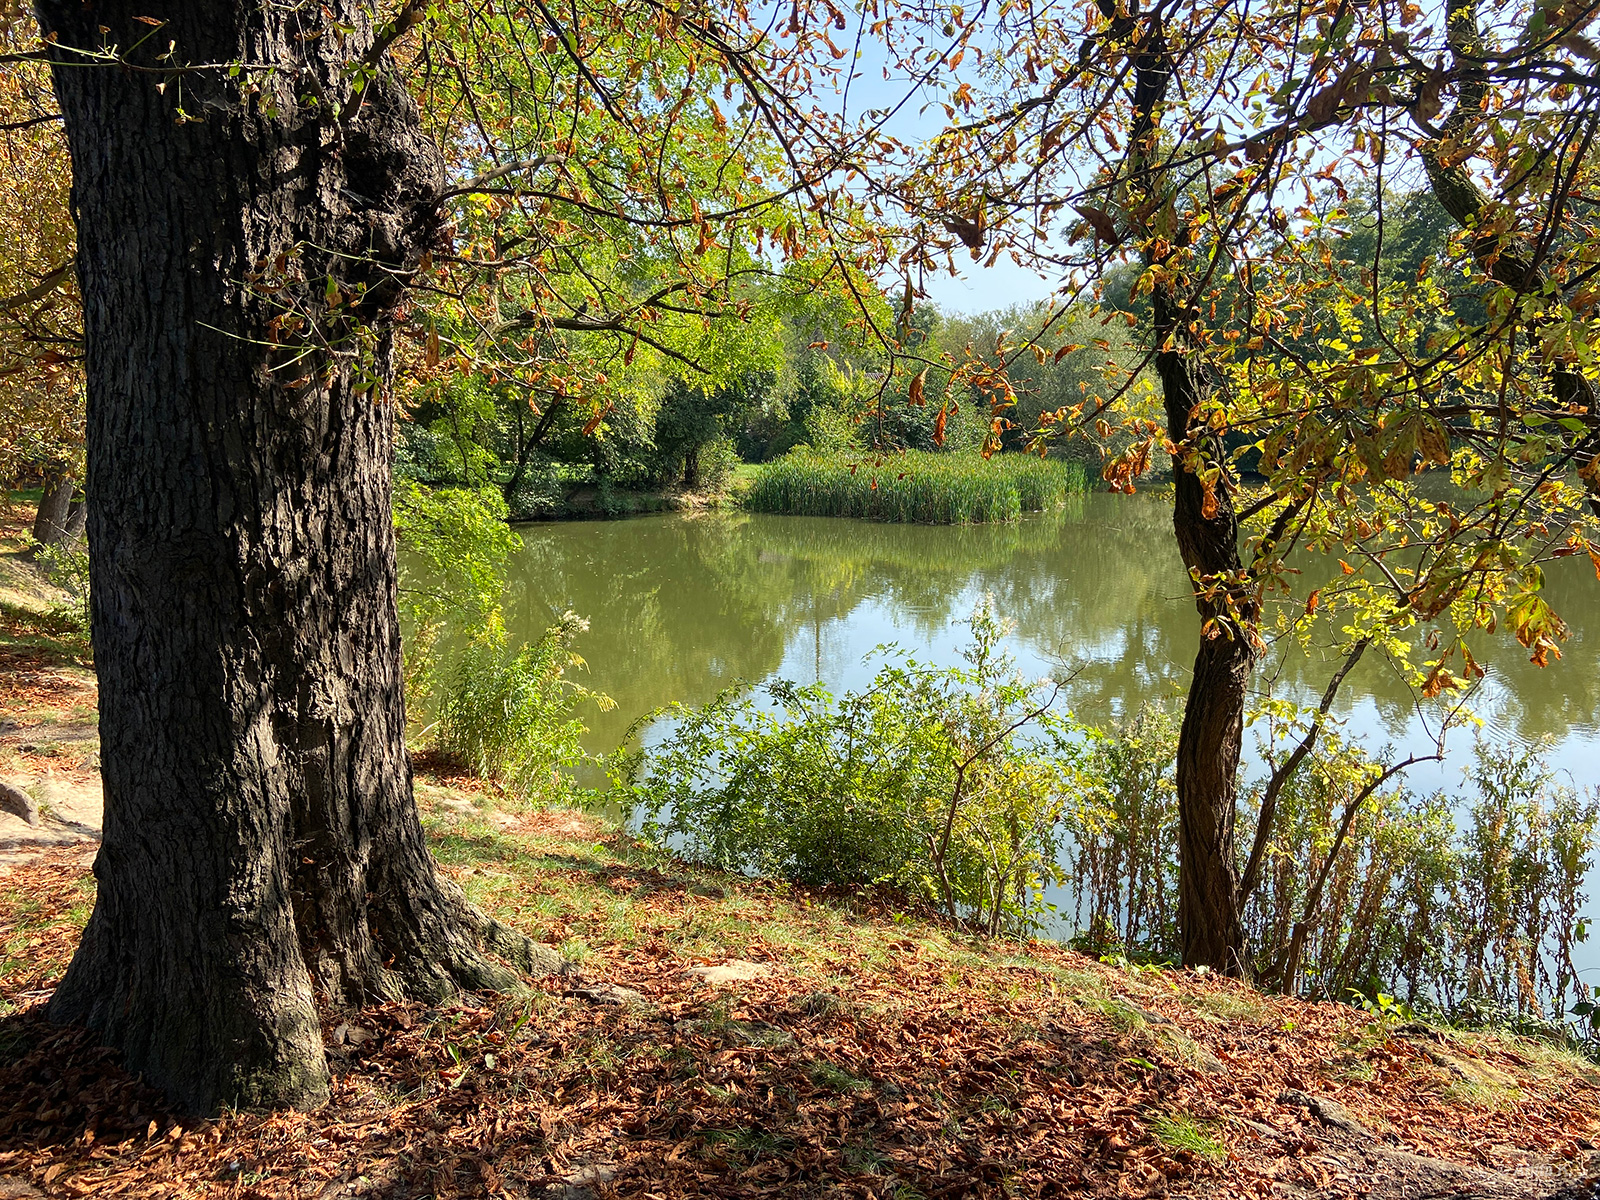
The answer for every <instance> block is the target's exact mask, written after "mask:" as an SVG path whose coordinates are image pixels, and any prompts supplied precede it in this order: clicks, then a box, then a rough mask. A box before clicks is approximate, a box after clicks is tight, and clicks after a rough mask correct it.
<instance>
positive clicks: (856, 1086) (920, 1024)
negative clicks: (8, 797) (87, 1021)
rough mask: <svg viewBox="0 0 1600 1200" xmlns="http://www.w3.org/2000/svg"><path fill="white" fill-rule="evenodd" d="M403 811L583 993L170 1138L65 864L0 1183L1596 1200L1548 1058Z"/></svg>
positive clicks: (49, 885) (0, 990)
mask: <svg viewBox="0 0 1600 1200" xmlns="http://www.w3.org/2000/svg"><path fill="white" fill-rule="evenodd" d="M419 792H420V800H421V803H422V806H423V809H424V813H425V818H424V819H425V823H426V825H427V828H428V831H429V835H430V838H431V840H432V843H433V849H434V853H435V854H436V855H437V856H438V858H439V860H440V862H441V864H442V866H443V868H444V870H445V871H446V872H447V873H448V874H450V875H451V876H452V877H454V878H455V879H456V880H458V881H459V882H460V883H461V885H462V886H463V887H464V888H465V889H466V891H467V893H468V894H469V895H470V896H471V898H472V899H473V900H474V901H475V902H476V903H478V904H479V905H481V906H482V907H484V908H485V909H486V910H487V911H490V912H492V913H495V914H496V915H498V916H500V917H502V918H504V919H506V920H509V921H512V922H515V923H516V924H518V925H519V926H521V927H522V928H524V929H526V930H527V931H528V932H529V933H530V934H532V935H533V936H534V937H536V938H539V939H542V940H544V941H545V942H547V943H549V944H551V945H554V946H558V947H559V948H560V949H561V950H562V952H563V953H564V954H565V955H566V956H567V957H568V958H569V959H570V960H571V961H572V962H573V963H574V964H575V966H576V971H577V974H573V975H568V976H565V977H550V978H545V979H537V980H533V981H532V982H531V985H530V988H529V990H528V991H527V992H526V993H523V994H521V995H502V996H495V997H488V996H485V997H469V998H467V999H466V1000H464V1001H463V1002H462V1003H460V1004H456V1005H443V1006H437V1007H428V1006H425V1005H420V1004H383V1005H377V1006H374V1007H371V1008H368V1009H365V1010H362V1011H359V1012H337V1013H336V1012H332V1011H329V1012H328V1013H327V1014H326V1017H325V1028H324V1036H325V1038H326V1039H327V1041H328V1043H329V1045H330V1047H331V1051H330V1053H331V1057H332V1062H333V1066H334V1084H333V1096H332V1100H331V1102H330V1103H329V1104H328V1105H327V1106H326V1107H325V1108H323V1109H321V1110H319V1111H317V1112H314V1113H283V1114H277V1115H268V1114H259V1113H250V1112H238V1113H224V1114H223V1115H221V1116H220V1117H218V1118H215V1119H211V1120H196V1119H192V1118H186V1117H184V1116H182V1115H181V1114H176V1113H173V1112H171V1111H170V1110H168V1109H167V1108H166V1107H164V1105H163V1104H162V1102H161V1100H160V1098H159V1097H158V1096H157V1095H155V1094H154V1093H153V1092H151V1091H150V1090H149V1089H147V1088H145V1087H144V1086H143V1085H141V1084H140V1083H139V1082H138V1081H137V1080H136V1079H134V1078H131V1077H130V1076H128V1075H127V1074H126V1073H124V1072H122V1071H121V1070H120V1069H119V1068H118V1066H117V1065H116V1062H115V1059H114V1058H112V1057H107V1056H104V1055H102V1054H100V1053H98V1052H97V1051H96V1050H95V1049H94V1048H93V1043H92V1039H91V1038H90V1037H89V1036H88V1035H86V1034H84V1033H83V1032H81V1031H79V1030H74V1029H64V1030H63V1029H58V1028H55V1027H52V1026H50V1025H49V1024H48V1023H46V1022H45V1021H44V1019H43V1017H42V1012H41V1008H40V1001H41V1000H42V998H43V996H44V995H46V994H47V993H48V989H49V988H50V987H51V986H52V985H53V983H54V981H55V980H56V979H57V978H58V977H59V975H60V972H61V970H62V969H63V968H64V967H65V965H66V962H67V959H68V957H69V956H70V954H71V950H72V946H73V943H74V941H75V939H76V936H77V933H78V930H79V928H81V926H82V923H83V920H84V918H85V915H86V913H87V911H88V907H89V905H90V903H91V901H92V897H93V891H94V880H93V877H92V876H91V875H90V874H89V872H88V867H87V864H86V863H85V862H84V861H83V858H82V856H81V854H69V853H67V852H61V853H57V854H53V855H51V856H48V857H46V858H43V859H41V860H39V861H38V862H36V863H35V864H32V865H30V866H28V867H24V868H18V869H16V870H15V871H14V872H13V873H12V874H11V875H10V876H6V877H0V946H3V947H4V958H5V960H6V961H5V962H4V963H0V1013H9V1015H5V1016H3V1017H0V1097H4V1099H3V1100H0V1130H4V1131H5V1132H4V1134H3V1135H0V1184H3V1183H4V1182H6V1180H5V1177H6V1176H10V1177H11V1178H12V1179H13V1180H16V1181H19V1182H22V1183H26V1184H29V1185H32V1186H35V1187H40V1188H42V1189H43V1190H44V1194H45V1195H47V1196H51V1197H54V1196H62V1197H66V1196H82V1195H93V1194H109V1193H110V1192H112V1191H115V1192H116V1193H117V1194H118V1195H122V1196H128V1197H139V1198H151V1200H153V1198H155V1197H162V1198H163V1200H170V1198H173V1197H202V1196H203V1197H217V1198H218V1200H221V1198H222V1197H232V1196H247V1197H255V1198H257V1200H267V1198H269V1197H271V1198H274V1200H276V1198H283V1200H288V1198H290V1197H297V1198H298V1197H305V1198H307V1200H309V1198H311V1197H315V1196H335V1195H337V1196H352V1197H353V1196H402V1195H405V1196H422V1195H429V1196H441V1197H442V1196H462V1197H466V1196H516V1197H524V1196H526V1197H534V1196H559V1195H568V1196H574V1195H584V1196H593V1197H601V1196H646V1195H660V1196H690V1195H707V1194H715V1195H740V1194H743V1195H755V1194H781V1195H793V1196H824V1195H851V1196H863V1197H865V1196H874V1197H876V1196H883V1197H891V1196H896V1197H908V1198H909V1197H924V1198H927V1197H934V1196H945V1197H953V1196H979V1195H997V1196H998V1195H1017V1196H1032V1195H1041V1194H1046V1195H1048V1194H1057V1193H1058V1192H1059V1190H1060V1189H1061V1188H1062V1186H1063V1184H1065V1183H1070V1185H1071V1188H1072V1191H1073V1194H1075V1195H1080V1196H1085V1197H1111V1196H1126V1195H1156V1194H1175V1195H1223V1196H1235V1195H1237V1196H1247V1195H1268V1194H1278V1193H1279V1192H1284V1193H1292V1194H1302V1193H1304V1192H1305V1191H1307V1190H1315V1191H1316V1192H1317V1194H1319V1195H1326V1196H1346V1195H1355V1194H1361V1195H1365V1196H1369V1197H1379V1198H1380V1200H1399V1198H1400V1197H1402V1196H1411V1195H1416V1194H1419V1193H1418V1190H1417V1189H1418V1185H1419V1184H1421V1185H1426V1186H1427V1187H1432V1188H1436V1189H1438V1192H1439V1194H1443V1192H1444V1191H1445V1190H1447V1188H1446V1186H1445V1185H1447V1184H1452V1183H1461V1182H1462V1178H1461V1177H1462V1176H1463V1175H1466V1176H1469V1177H1470V1181H1471V1182H1474V1183H1477V1184H1480V1185H1482V1187H1483V1194H1493V1195H1497V1196H1504V1197H1524V1196H1527V1197H1532V1196H1535V1195H1546V1194H1552V1193H1553V1192H1554V1190H1555V1187H1556V1186H1557V1185H1558V1183H1559V1181H1561V1180H1562V1178H1563V1177H1564V1176H1575V1175H1577V1174H1579V1173H1581V1172H1582V1170H1583V1169H1584V1164H1585V1160H1586V1158H1587V1147H1588V1145H1589V1143H1590V1141H1592V1140H1593V1138H1594V1137H1595V1132H1594V1125H1595V1118H1594V1113H1595V1104H1596V1101H1597V1100H1600V1090H1597V1087H1596V1084H1597V1082H1600V1073H1596V1072H1595V1071H1594V1070H1593V1068H1592V1067H1589V1066H1587V1065H1585V1064H1584V1063H1582V1062H1580V1061H1578V1060H1575V1059H1572V1058H1571V1057H1570V1056H1567V1055H1564V1054H1562V1053H1560V1052H1558V1051H1555V1050H1552V1049H1550V1048H1549V1047H1546V1046H1544V1045H1542V1044H1540V1043H1537V1042H1531V1041H1527V1040H1525V1039H1519V1038H1514V1037H1509V1036H1504V1035H1494V1034H1473V1035H1468V1034H1459V1033H1455V1032H1453V1031H1448V1030H1430V1029H1424V1028H1423V1027H1421V1026H1408V1025H1403V1024H1401V1023H1400V1022H1398V1021H1396V1020H1395V1019H1392V1018H1374V1017H1372V1016H1370V1015H1368V1014H1366V1013H1363V1012H1360V1011H1359V1010H1356V1009H1353V1008H1350V1007H1348V1006H1345V1005H1337V1004H1305V1003H1302V1002H1299V1001H1295V1000H1288V999H1283V998H1281V997H1269V996H1262V995H1258V994H1256V993H1255V992H1252V991H1251V990H1250V989H1248V988H1247V987H1245V986H1243V985H1241V984H1238V983H1235V982H1232V981H1228V980H1223V979H1219V978H1216V977H1213V976H1203V975H1195V974H1192V973H1187V972H1178V971H1164V970H1163V971H1158V970H1153V969H1148V968H1140V969H1129V968H1127V967H1125V966H1119V965H1115V964H1108V963H1102V962H1096V961H1094V960H1092V959H1089V958H1085V957H1083V956H1081V955H1078V954H1075V953H1073V952H1071V951H1069V950H1066V949H1064V948H1061V947H1059V946H1054V945H1050V944H1045V943H1033V944H1031V945H1022V944H1016V943H1006V942H995V943H984V942H979V941H975V940H973V939H971V938H969V937H966V936H964V935H962V934H961V933H960V932H959V931H956V930H953V929H951V928H950V927H948V926H947V925H944V924H941V923H936V922H929V921H922V920H917V919H913V918H908V917H906V916H905V915H904V914H897V913H895V912H894V911H892V910H888V909H884V908H881V907H878V906H876V905H875V904H873V903H871V902H869V901H866V900H863V899H862V898H860V897H845V896H839V895H833V894H828V893H824V892H817V891H811V890H807V889H802V888H794V887H784V886H780V885H775V884H769V883H761V882H755V881H749V880H744V879H739V878H730V877H727V876H719V875H715V874H710V873H707V872H703V871H697V870H692V869H689V868H686V867H684V866H683V865H682V864H680V863H677V862H674V861H673V860H671V859H670V858H667V857H664V856H661V855H658V854H652V853H649V852H646V851H644V850H642V849H641V848H639V847H638V846H637V845H636V844H635V843H633V842H632V841H631V840H630V839H628V838H627V837H626V836H624V835H622V834H620V833H619V832H618V831H616V830H615V829H614V828H611V827H608V826H606V825H605V824H603V823H601V822H598V821H597V820H596V819H595V818H594V817H592V816H589V815H587V814H584V813H581V812H575V811H571V810H561V809H549V810H545V811H542V812H536V813H532V814H525V815H508V814H503V813H499V812H496V811H494V810H492V809H489V808H486V807H483V806H482V801H481V798H478V797H473V796H471V795H468V794H463V793H461V792H458V791H455V790H454V789H445V788H440V787H437V786H430V785H428V784H426V783H424V784H423V785H422V786H421V787H420V788H419ZM718 967H721V968H724V969H723V970H722V971H721V972H718V971H716V970H715V968H718ZM708 976H709V977H708ZM90 1132H92V1134H93V1136H92V1137H90V1136H88V1134H89V1133H90ZM1329 1154H1338V1155H1342V1156H1345V1157H1346V1158H1348V1157H1349V1156H1352V1155H1354V1156H1356V1158H1357V1160H1364V1161H1363V1168H1362V1171H1361V1174H1360V1178H1359V1180H1357V1179H1354V1178H1351V1177H1348V1176H1345V1177H1343V1178H1344V1181H1345V1186H1343V1187H1341V1186H1337V1185H1336V1182H1335V1179H1334V1177H1333V1176H1332V1175H1330V1173H1329V1172H1330V1166H1329V1164H1330V1163H1331V1162H1332V1161H1334V1160H1332V1159H1330V1158H1328V1157H1327V1156H1328V1155H1329ZM1358 1184H1359V1186H1357V1185H1358ZM1491 1185H1499V1186H1494V1187H1493V1188H1492V1189H1491ZM0 1194H4V1193H0ZM1429 1194H1433V1193H1431V1192H1430V1193H1429Z"/></svg>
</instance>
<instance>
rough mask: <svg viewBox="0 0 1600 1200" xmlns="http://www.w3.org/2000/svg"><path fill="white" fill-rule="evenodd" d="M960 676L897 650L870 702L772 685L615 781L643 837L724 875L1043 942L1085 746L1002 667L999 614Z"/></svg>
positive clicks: (686, 730) (680, 713) (629, 763)
mask: <svg viewBox="0 0 1600 1200" xmlns="http://www.w3.org/2000/svg"><path fill="white" fill-rule="evenodd" d="M971 627H972V633H973V642H972V645H971V646H969V647H968V649H967V650H966V651H965V652H964V653H965V657H966V660H967V665H966V666H965V667H953V668H935V667H930V666H925V665H923V664H920V663H918V662H916V661H915V660H913V659H910V658H908V657H906V656H905V655H903V654H902V653H900V652H898V651H894V650H886V651H885V654H886V661H885V663H884V665H883V667H882V668H881V669H880V670H879V672H878V674H877V676H876V678H875V679H874V680H873V681H872V685H871V686H870V687H869V688H868V689H867V690H866V691H864V692H859V693H855V692H852V693H847V694H845V695H844V696H842V697H839V698H835V697H834V696H833V695H832V694H831V693H830V692H829V691H828V690H827V689H826V688H824V687H822V686H821V685H816V684H813V685H811V686H806V687H802V686H799V685H797V684H793V683H788V682H778V683H773V684H769V685H767V686H766V687H764V688H763V689H761V690H762V692H763V693H764V694H765V699H766V701H767V702H768V703H767V704H763V703H760V702H758V700H757V699H756V698H754V697H752V696H749V695H738V694H736V693H734V692H725V693H724V694H723V695H721V696H719V697H718V698H717V699H716V700H715V701H713V702H712V703H711V704H709V705H707V706H705V707H704V708H700V709H697V710H691V709H686V708H683V707H681V706H674V707H672V708H670V709H666V710H663V711H664V712H668V713H671V714H672V715H673V716H675V717H677V718H678V724H677V726H676V728H675V729H674V730H673V732H672V734H671V735H670V736H669V737H668V738H667V739H666V741H665V742H664V743H662V744H661V745H660V746H657V747H655V748H654V749H652V750H650V751H649V752H647V753H641V754H637V755H634V756H631V757H630V758H628V759H626V760H624V764H623V767H622V769H621V770H620V771H619V772H618V782H619V784H621V785H622V786H624V787H625V789H626V795H627V797H628V799H629V800H630V801H631V803H632V805H633V809H634V812H635V815H636V816H637V817H638V818H639V820H640V825H641V833H642V835H643V836H645V837H646V838H649V839H651V840H654V841H657V842H666V843H668V844H670V845H672V846H673V848H674V849H676V850H677V851H678V852H679V853H681V854H683V855H685V856H686V857H688V858H690V859H693V860H696V861H700V862H705V863H709V864H712V865H715V866H718V867H721V868H723V869H726V870H733V871H744V872H753V873H759V874H764V875H774V876H780V877H783V878H787V879H792V880H795V881H798V882H802V883H808V884H816V885H837V886H844V887H852V888H854V887H863V886H871V885H875V884H885V885H889V886H891V887H893V888H895V889H897V890H899V891H900V892H902V893H903V894H905V895H908V896H912V897H918V898H921V899H923V900H925V901H927V902H929V903H931V904H933V905H935V906H937V907H939V908H941V909H943V910H944V911H945V912H946V913H947V914H948V915H949V916H950V917H952V918H953V919H956V920H961V921H965V922H968V923H969V924H971V925H972V926H974V927H975V928H977V929H979V930H980V931H982V932H984V933H987V934H989V935H991V936H992V935H996V934H999V933H1001V932H1013V933H1022V932H1026V931H1028V930H1030V929H1031V928H1033V927H1034V926H1035V925H1036V924H1037V922H1038V920H1039V918H1040V916H1041V914H1042V911H1043V908H1044V904H1043V900H1042V895H1041V892H1042V889H1043V887H1044V885H1045V884H1046V883H1047V882H1049V881H1052V880H1055V879H1056V866H1055V864H1056V862H1057V859H1058V858H1059V852H1060V838H1061V835H1062V833H1063V831H1064V829H1065V827H1066V824H1067V823H1068V821H1069V820H1070V819H1072V818H1074V817H1075V814H1074V811H1073V797H1074V796H1075V795H1077V794H1078V793H1079V792H1080V791H1081V787H1080V786H1079V784H1078V782H1077V780H1076V774H1077V771H1078V769H1079V759H1080V747H1079V745H1078V744H1077V742H1076V741H1075V740H1074V738H1073V737H1072V732H1073V727H1072V726H1071V725H1070V724H1069V723H1068V722H1067V721H1065V720H1064V719H1062V718H1061V717H1058V716H1057V715H1056V714H1055V713H1054V712H1052V711H1051V706H1052V704H1053V702H1054V700H1055V699H1056V697H1057V694H1058V692H1059V686H1060V685H1059V684H1054V683H1049V682H1030V681H1027V680H1024V679H1023V678H1022V677H1021V676H1019V675H1018V674H1017V673H1016V672H1015V670H1014V665H1013V662H1012V660H1011V658H1010V657H1009V656H1007V655H1005V654H1003V653H1001V652H1000V649H999V645H1000V641H1001V638H1002V637H1003V635H1004V633H1005V629H1004V627H1003V626H1002V625H1001V623H1000V622H999V621H998V620H997V619H996V617H995V615H994V610H993V604H992V601H989V600H987V599H986V600H985V601H984V602H982V603H981V604H980V605H979V606H978V608H977V610H976V611H975V612H974V614H973V616H972V619H971Z"/></svg>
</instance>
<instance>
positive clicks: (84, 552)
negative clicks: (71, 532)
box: [35, 540, 89, 633]
mask: <svg viewBox="0 0 1600 1200" xmlns="http://www.w3.org/2000/svg"><path fill="white" fill-rule="evenodd" d="M35 559H36V561H37V562H38V564H39V566H40V568H41V569H42V570H43V571H44V574H45V577H46V578H47V579H49V580H50V582H51V583H53V584H55V585H56V587H58V588H60V589H61V590H62V591H64V592H66V594H67V598H66V600H65V601H64V602H63V603H62V604H60V605H59V606H58V607H57V609H56V614H57V615H58V616H60V617H61V618H63V619H64V620H68V621H70V622H71V623H72V624H73V625H76V626H77V627H78V628H79V629H80V630H82V631H83V632H85V633H87V632H88V630H89V544H88V542H86V541H81V540H80V541H74V542H57V543H56V544H55V545H53V546H40V547H39V548H38V550H37V552H36V554H35Z"/></svg>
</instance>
